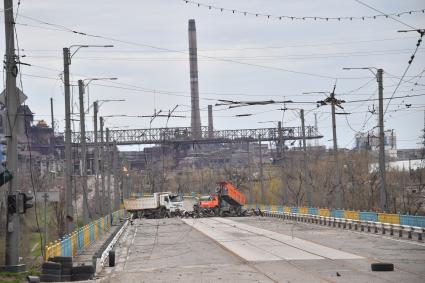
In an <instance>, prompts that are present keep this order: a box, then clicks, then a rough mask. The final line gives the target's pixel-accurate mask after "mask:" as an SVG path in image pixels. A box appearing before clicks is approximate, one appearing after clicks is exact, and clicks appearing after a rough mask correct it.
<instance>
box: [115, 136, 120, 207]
mask: <svg viewBox="0 0 425 283" xmlns="http://www.w3.org/2000/svg"><path fill="white" fill-rule="evenodd" d="M119 179H120V170H119V167H118V146H117V141H116V140H115V141H114V211H117V210H119V209H120V189H119Z"/></svg>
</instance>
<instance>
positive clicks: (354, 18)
mask: <svg viewBox="0 0 425 283" xmlns="http://www.w3.org/2000/svg"><path fill="white" fill-rule="evenodd" d="M182 1H183V2H185V3H186V4H192V5H194V6H198V7H203V8H208V9H209V10H218V11H221V12H229V13H231V14H240V15H244V16H255V17H262V18H266V19H276V20H291V21H293V20H302V21H305V20H314V21H318V20H322V21H342V20H349V21H353V20H362V21H364V20H375V19H378V18H384V19H388V18H392V16H398V17H401V16H403V15H411V14H415V13H424V12H425V9H419V10H409V11H403V12H397V13H392V14H383V13H381V12H380V11H378V12H379V13H380V14H377V15H371V16H340V17H330V16H288V15H282V16H278V15H272V14H265V13H259V12H248V11H244V10H238V9H233V8H224V7H218V6H213V5H210V4H204V3H201V2H197V1H191V0H182ZM286 22H288V21H286Z"/></svg>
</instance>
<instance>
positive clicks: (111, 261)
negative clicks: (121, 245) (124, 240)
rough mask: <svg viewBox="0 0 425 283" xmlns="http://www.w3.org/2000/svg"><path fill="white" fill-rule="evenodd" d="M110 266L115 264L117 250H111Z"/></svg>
mask: <svg viewBox="0 0 425 283" xmlns="http://www.w3.org/2000/svg"><path fill="white" fill-rule="evenodd" d="M109 266H110V267H112V266H115V251H109Z"/></svg>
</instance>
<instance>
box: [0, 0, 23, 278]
mask: <svg viewBox="0 0 425 283" xmlns="http://www.w3.org/2000/svg"><path fill="white" fill-rule="evenodd" d="M4 24H5V37H6V39H5V41H6V56H5V66H4V68H5V72H6V89H5V101H6V121H5V123H3V124H4V125H6V140H7V153H6V160H7V169H9V171H10V173H11V174H12V175H13V176H14V178H12V179H11V180H10V182H9V188H8V192H9V194H15V196H16V194H17V192H18V180H19V174H18V150H17V143H18V140H17V127H14V125H15V121H17V120H18V119H19V118H22V117H19V116H18V107H19V101H18V88H17V87H16V77H17V75H18V67H17V63H16V55H15V33H14V19H13V1H12V0H4ZM16 199H17V197H16ZM19 217H20V216H19V214H18V213H9V210H8V212H7V226H6V229H7V230H6V250H5V253H6V262H5V263H6V266H5V267H4V268H2V269H3V270H4V271H12V272H21V271H24V270H25V265H23V264H19V233H20V221H19Z"/></svg>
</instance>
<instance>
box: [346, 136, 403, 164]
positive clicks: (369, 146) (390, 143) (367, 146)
mask: <svg viewBox="0 0 425 283" xmlns="http://www.w3.org/2000/svg"><path fill="white" fill-rule="evenodd" d="M384 146H385V153H386V155H388V156H390V157H392V158H396V157H397V136H396V134H395V131H394V130H386V131H385V132H384ZM354 149H356V150H362V149H363V150H372V151H379V132H377V131H370V132H367V133H358V134H356V135H355V146H354Z"/></svg>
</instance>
